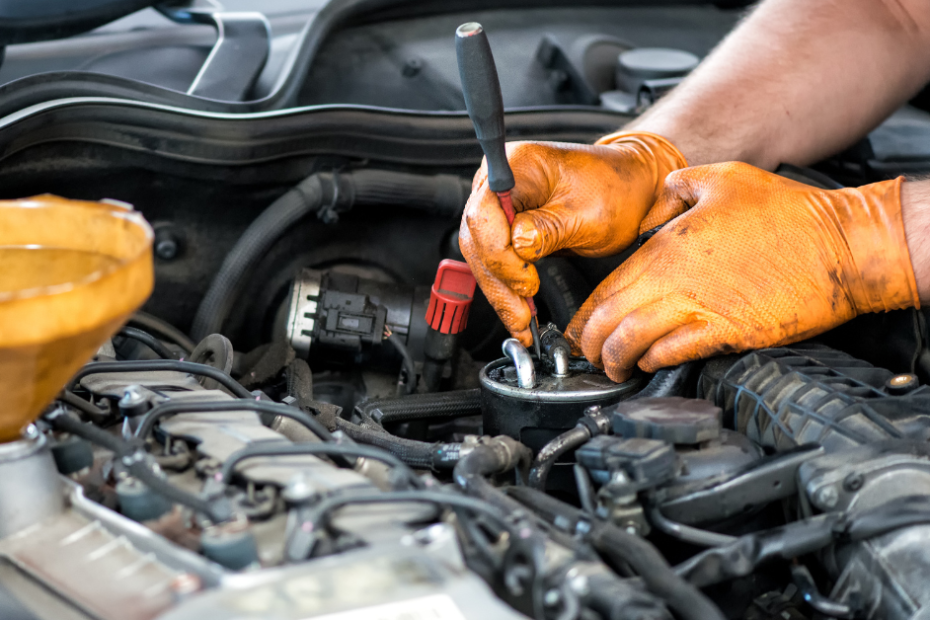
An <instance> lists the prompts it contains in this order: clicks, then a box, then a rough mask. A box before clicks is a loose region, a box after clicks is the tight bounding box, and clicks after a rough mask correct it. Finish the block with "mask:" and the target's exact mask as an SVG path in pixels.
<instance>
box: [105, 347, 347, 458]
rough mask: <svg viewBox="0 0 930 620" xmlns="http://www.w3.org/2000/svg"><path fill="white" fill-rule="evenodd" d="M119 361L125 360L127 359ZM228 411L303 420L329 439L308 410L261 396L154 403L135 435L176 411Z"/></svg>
mask: <svg viewBox="0 0 930 620" xmlns="http://www.w3.org/2000/svg"><path fill="white" fill-rule="evenodd" d="M120 363H121V364H125V363H127V362H120ZM229 411H254V412H255V413H267V414H269V415H272V416H283V417H285V418H290V419H292V420H294V421H295V422H299V423H300V424H303V425H304V426H305V427H306V428H307V429H309V430H310V431H311V432H313V433H314V434H315V435H317V436H318V437H319V438H320V439H322V440H323V441H332V440H333V436H332V435H331V434H330V432H329V430H327V428H326V427H325V426H323V425H322V424H321V423H320V421H319V420H317V419H315V418H313V417H312V416H310V415H309V414H307V413H304V412H303V411H301V410H300V409H297V408H296V407H288V406H287V405H282V404H279V403H272V402H268V401H263V400H221V401H214V402H203V401H168V402H165V403H161V404H160V405H156V406H155V407H153V408H152V409H150V410H149V411H148V413H146V414H145V415H144V416H142V420H141V421H140V422H139V427H138V428H137V429H136V434H135V436H136V437H137V438H140V439H145V438H146V437H148V435H149V433H151V432H152V428H153V427H154V426H155V423H156V422H157V421H158V420H160V419H162V418H164V417H167V416H169V415H175V414H178V413H225V412H229Z"/></svg>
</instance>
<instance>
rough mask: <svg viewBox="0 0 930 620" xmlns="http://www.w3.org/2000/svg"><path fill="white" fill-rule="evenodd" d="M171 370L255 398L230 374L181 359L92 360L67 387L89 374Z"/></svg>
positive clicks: (239, 394) (237, 394)
mask: <svg viewBox="0 0 930 620" xmlns="http://www.w3.org/2000/svg"><path fill="white" fill-rule="evenodd" d="M161 370H169V371H173V372H186V373H188V374H192V375H199V376H202V377H209V378H210V379H216V381H217V383H219V384H220V385H222V386H223V387H224V388H226V389H227V390H229V391H230V392H232V393H233V395H234V396H238V397H239V398H253V396H252V393H251V392H249V391H248V390H247V389H245V388H244V387H242V385H241V384H240V383H239V382H238V381H236V380H235V379H233V378H232V377H230V376H229V375H228V374H226V373H225V372H223V371H222V370H219V369H218V368H214V367H213V366H207V365H206V364H195V363H194V362H182V361H180V360H127V361H124V362H90V363H89V364H84V366H82V367H81V369H80V370H79V371H77V373H76V374H75V375H74V376H73V377H71V380H70V381H69V382H68V386H67V388H66V389H68V390H72V388H74V386H75V385H77V384H78V383H79V382H80V380H81V379H83V378H84V377H86V376H88V375H94V374H100V373H109V372H158V371H161Z"/></svg>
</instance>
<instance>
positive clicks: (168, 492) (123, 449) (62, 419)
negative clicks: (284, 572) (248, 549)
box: [45, 409, 232, 523]
mask: <svg viewBox="0 0 930 620" xmlns="http://www.w3.org/2000/svg"><path fill="white" fill-rule="evenodd" d="M45 420H46V421H47V422H48V423H49V424H50V425H51V426H52V428H54V429H56V430H58V431H63V432H66V433H70V434H72V435H75V436H77V437H81V438H83V439H86V440H87V441H89V442H91V443H95V444H97V445H98V446H101V447H103V448H106V449H107V450H110V451H111V452H113V453H114V454H115V455H116V457H117V458H119V459H120V460H121V461H122V463H123V464H124V465H125V466H126V468H127V469H128V470H129V472H130V473H131V474H132V475H133V476H135V477H136V478H137V479H138V480H139V481H140V482H142V483H143V484H144V485H145V486H147V487H148V488H149V489H150V490H152V491H153V492H155V493H158V494H159V495H162V496H164V497H166V498H168V499H169V500H170V501H172V502H174V503H177V504H181V505H183V506H187V507H188V508H190V509H191V510H194V511H195V512H200V513H203V514H205V515H207V516H208V517H209V518H210V520H211V521H213V522H214V523H221V522H223V521H228V520H229V519H230V518H231V517H232V511H231V508H230V507H229V504H228V502H226V501H225V499H221V500H218V501H210V500H206V499H203V498H202V497H199V496H197V495H194V494H193V493H188V492H187V491H185V490H184V489H181V488H179V487H176V486H174V485H173V484H171V483H170V482H168V481H167V480H165V479H164V478H162V477H161V476H159V475H157V474H156V473H155V471H154V470H153V469H152V467H151V465H150V464H149V463H147V462H146V460H145V453H144V452H143V451H142V449H141V448H139V447H137V446H134V445H132V444H130V443H128V442H126V441H123V440H122V439H120V438H119V437H117V436H115V435H112V434H110V433H108V432H106V431H104V430H102V429H100V428H97V427H96V426H94V425H93V424H84V423H83V422H79V421H77V420H75V419H73V418H71V417H69V416H68V415H67V414H65V413H64V412H63V411H62V410H61V409H59V410H57V411H56V412H53V413H52V414H51V415H48V416H46V417H45Z"/></svg>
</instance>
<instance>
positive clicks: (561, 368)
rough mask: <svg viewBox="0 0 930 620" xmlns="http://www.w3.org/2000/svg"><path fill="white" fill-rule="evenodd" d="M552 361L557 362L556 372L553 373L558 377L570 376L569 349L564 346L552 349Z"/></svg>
mask: <svg viewBox="0 0 930 620" xmlns="http://www.w3.org/2000/svg"><path fill="white" fill-rule="evenodd" d="M551 356H552V362H553V363H554V364H555V372H554V373H552V374H553V375H554V376H556V377H567V376H568V351H566V350H565V348H564V347H556V348H554V349H552V353H551Z"/></svg>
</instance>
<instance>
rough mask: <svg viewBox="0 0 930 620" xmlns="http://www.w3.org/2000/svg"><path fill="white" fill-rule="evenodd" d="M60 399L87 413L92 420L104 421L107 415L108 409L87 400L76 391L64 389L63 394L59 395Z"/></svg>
mask: <svg viewBox="0 0 930 620" xmlns="http://www.w3.org/2000/svg"><path fill="white" fill-rule="evenodd" d="M58 400H60V401H61V402H63V403H65V404H66V405H69V406H71V407H74V408H75V409H77V410H78V411H80V412H81V413H83V414H86V415H87V416H88V417H89V418H91V420H93V421H95V422H102V421H104V420H105V419H106V417H107V412H106V411H104V410H103V409H101V408H100V407H98V406H97V405H95V404H93V403H90V402H87V401H86V400H84V399H83V398H81V397H80V396H78V395H77V394H75V393H74V392H69V391H67V390H64V391H62V393H61V394H59V395H58Z"/></svg>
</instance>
